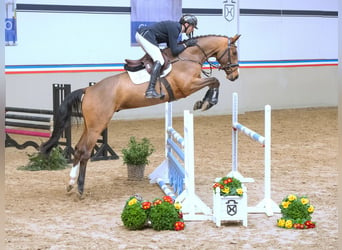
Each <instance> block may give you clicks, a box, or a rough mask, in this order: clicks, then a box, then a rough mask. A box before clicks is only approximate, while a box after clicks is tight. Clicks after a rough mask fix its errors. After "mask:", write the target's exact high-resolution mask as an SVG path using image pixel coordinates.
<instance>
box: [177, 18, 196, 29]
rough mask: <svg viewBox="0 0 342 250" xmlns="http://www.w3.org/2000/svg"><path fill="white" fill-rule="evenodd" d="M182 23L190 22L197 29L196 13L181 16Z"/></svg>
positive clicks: (180, 21)
mask: <svg viewBox="0 0 342 250" xmlns="http://www.w3.org/2000/svg"><path fill="white" fill-rule="evenodd" d="M179 23H180V24H185V23H188V24H190V25H192V26H194V27H195V29H197V17H195V16H194V15H191V14H185V15H183V16H182V17H181V19H180V20H179Z"/></svg>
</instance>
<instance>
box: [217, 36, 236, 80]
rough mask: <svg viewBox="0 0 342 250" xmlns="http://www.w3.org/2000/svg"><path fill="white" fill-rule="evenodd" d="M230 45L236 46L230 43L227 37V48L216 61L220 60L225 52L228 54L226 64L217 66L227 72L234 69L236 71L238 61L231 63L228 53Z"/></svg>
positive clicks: (229, 72)
mask: <svg viewBox="0 0 342 250" xmlns="http://www.w3.org/2000/svg"><path fill="white" fill-rule="evenodd" d="M231 47H235V48H236V45H235V44H232V43H231V40H230V38H229V37H228V48H227V49H226V50H225V51H224V52H223V54H222V55H221V56H220V57H219V58H218V59H217V61H220V60H221V59H222V58H223V56H224V55H225V54H228V61H227V64H226V65H224V66H222V65H220V66H219V67H217V68H218V69H219V70H221V69H222V70H224V71H225V72H226V73H227V74H231V73H233V72H234V71H236V70H237V69H238V68H239V64H238V63H231V55H230V49H231Z"/></svg>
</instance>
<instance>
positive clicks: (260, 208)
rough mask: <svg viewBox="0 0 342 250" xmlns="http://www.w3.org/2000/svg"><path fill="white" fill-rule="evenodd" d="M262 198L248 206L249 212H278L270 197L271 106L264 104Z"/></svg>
mask: <svg viewBox="0 0 342 250" xmlns="http://www.w3.org/2000/svg"><path fill="white" fill-rule="evenodd" d="M264 147H265V149H264V154H265V155H264V157H265V158H264V165H265V170H264V171H265V176H264V199H263V200H261V201H260V202H259V204H258V205H257V206H255V207H251V208H249V212H250V213H266V214H267V215H268V216H272V215H273V213H280V208H279V206H278V205H277V204H276V203H275V202H274V201H273V200H272V199H271V106H270V105H266V106H265V143H264Z"/></svg>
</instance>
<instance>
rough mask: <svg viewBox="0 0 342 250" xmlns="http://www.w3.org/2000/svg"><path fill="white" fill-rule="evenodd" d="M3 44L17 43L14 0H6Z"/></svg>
mask: <svg viewBox="0 0 342 250" xmlns="http://www.w3.org/2000/svg"><path fill="white" fill-rule="evenodd" d="M5 3H6V17H5V45H7V46H10V45H16V43H17V20H16V15H15V0H6V2H5Z"/></svg>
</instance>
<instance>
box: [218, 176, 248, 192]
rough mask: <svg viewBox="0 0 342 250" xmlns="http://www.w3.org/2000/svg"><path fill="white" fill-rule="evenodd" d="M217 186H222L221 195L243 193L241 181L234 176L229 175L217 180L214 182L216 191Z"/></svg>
mask: <svg viewBox="0 0 342 250" xmlns="http://www.w3.org/2000/svg"><path fill="white" fill-rule="evenodd" d="M217 187H219V188H220V195H221V196H242V195H243V189H242V184H241V181H240V180H238V179H236V178H234V177H229V176H225V177H222V178H221V179H220V180H219V181H218V182H215V183H214V184H213V189H214V192H215V191H216V188H217Z"/></svg>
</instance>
